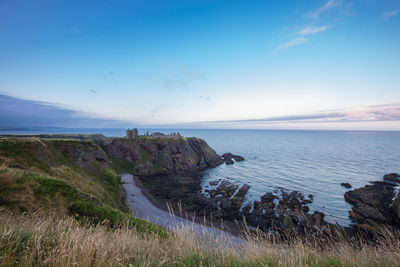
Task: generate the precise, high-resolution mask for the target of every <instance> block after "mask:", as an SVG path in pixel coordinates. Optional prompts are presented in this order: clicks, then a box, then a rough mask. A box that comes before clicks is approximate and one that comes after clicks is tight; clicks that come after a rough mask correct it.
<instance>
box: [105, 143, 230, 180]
mask: <svg viewBox="0 0 400 267" xmlns="http://www.w3.org/2000/svg"><path fill="white" fill-rule="evenodd" d="M102 147H103V149H104V150H105V151H106V153H107V154H108V156H109V158H110V159H111V160H112V161H113V164H114V167H115V168H116V169H120V170H126V171H129V172H131V173H133V174H135V175H140V176H155V175H168V174H178V173H188V172H194V171H201V170H204V169H206V168H209V167H216V166H218V165H220V164H222V163H223V159H222V158H221V157H220V156H219V155H218V154H217V153H215V151H214V150H213V149H212V148H211V147H209V146H208V144H207V143H206V142H205V141H204V140H202V139H199V138H195V137H190V138H184V137H179V138H167V137H159V138H153V137H150V136H140V137H138V138H135V139H133V140H128V139H122V138H114V139H113V140H112V142H111V143H109V144H105V145H102Z"/></svg>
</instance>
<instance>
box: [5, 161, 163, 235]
mask: <svg viewBox="0 0 400 267" xmlns="http://www.w3.org/2000/svg"><path fill="white" fill-rule="evenodd" d="M0 185H1V188H2V194H0V205H2V206H5V207H8V208H11V209H13V210H17V211H27V212H35V211H37V210H46V211H49V212H52V213H56V214H59V215H64V214H69V215H75V214H78V215H80V216H81V217H82V218H84V219H85V220H87V221H88V222H90V223H91V224H99V223H103V224H104V223H105V222H107V223H108V225H109V226H110V227H118V226H119V225H120V224H121V223H122V222H123V223H124V224H126V225H128V226H129V227H134V228H137V230H138V231H140V232H142V233H146V234H150V233H154V234H157V235H159V236H164V237H166V236H167V232H166V231H165V230H164V229H163V228H161V227H158V226H156V225H153V224H150V223H148V222H146V221H144V220H140V219H137V218H135V217H133V216H131V215H130V214H128V213H124V212H122V211H121V210H118V209H115V208H113V207H111V206H109V205H107V204H104V203H102V202H101V200H99V199H98V198H96V197H95V196H91V195H87V194H85V193H83V192H80V191H78V190H77V189H76V188H74V187H73V186H71V185H69V184H68V183H66V182H65V181H61V180H57V179H54V178H52V177H49V176H46V175H42V174H37V173H33V172H30V171H20V170H15V169H11V168H7V167H0Z"/></svg>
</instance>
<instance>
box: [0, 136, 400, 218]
mask: <svg viewBox="0 0 400 267" xmlns="http://www.w3.org/2000/svg"><path fill="white" fill-rule="evenodd" d="M145 131H146V130H145V129H139V133H140V134H142V133H145ZM149 131H151V132H153V131H160V132H164V133H169V132H172V131H178V130H155V129H151V130H149ZM179 132H180V133H181V134H182V135H184V136H196V137H200V138H203V139H204V140H206V141H207V143H208V144H209V145H210V146H211V147H212V148H214V149H215V150H216V152H217V153H219V154H222V153H225V152H231V153H234V154H239V155H242V156H244V157H245V158H246V160H245V161H243V162H238V163H235V164H233V165H225V164H224V165H221V166H219V167H217V168H215V169H210V170H207V171H205V172H204V177H205V180H204V186H205V185H207V184H208V182H209V181H214V180H218V179H229V180H230V181H231V182H233V183H235V184H238V185H241V184H248V185H250V190H249V193H248V195H247V199H246V201H248V202H253V201H254V200H255V199H259V198H260V196H262V195H263V194H265V193H266V192H271V191H273V190H275V189H277V188H285V189H288V190H298V191H300V192H302V193H303V194H305V195H308V194H313V195H314V203H313V204H311V210H319V211H323V212H325V214H327V220H330V221H332V222H338V223H340V224H343V225H347V224H348V223H349V219H348V211H349V209H350V207H349V205H348V204H347V203H346V202H345V201H344V197H343V194H344V193H345V192H346V190H348V189H346V188H344V187H342V186H340V183H342V182H348V183H350V184H351V185H352V186H353V188H357V187H361V186H364V185H365V184H367V183H368V182H369V181H374V180H381V179H382V176H383V175H384V174H386V173H390V172H400V132H363V131H283V130H282V131H280V130H179ZM5 133H19V134H24V133H26V134H27V133H102V134H104V135H106V136H123V135H124V134H125V131H124V129H61V130H60V129H53V130H38V131H13V132H4V131H3V132H0V134H5Z"/></svg>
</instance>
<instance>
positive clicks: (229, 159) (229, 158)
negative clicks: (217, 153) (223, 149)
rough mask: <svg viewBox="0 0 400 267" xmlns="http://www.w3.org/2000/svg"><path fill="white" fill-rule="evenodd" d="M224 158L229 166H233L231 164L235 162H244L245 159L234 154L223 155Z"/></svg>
mask: <svg viewBox="0 0 400 267" xmlns="http://www.w3.org/2000/svg"><path fill="white" fill-rule="evenodd" d="M222 158H223V159H224V161H225V163H226V164H228V165H231V164H233V163H235V162H238V161H243V160H244V158H243V157H242V156H239V155H234V154H232V153H225V154H222ZM233 160H235V161H233Z"/></svg>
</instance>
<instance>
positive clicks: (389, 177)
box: [383, 173, 400, 183]
mask: <svg viewBox="0 0 400 267" xmlns="http://www.w3.org/2000/svg"><path fill="white" fill-rule="evenodd" d="M383 180H385V181H388V182H393V183H400V174H398V173H388V174H385V175H384V176H383Z"/></svg>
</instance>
